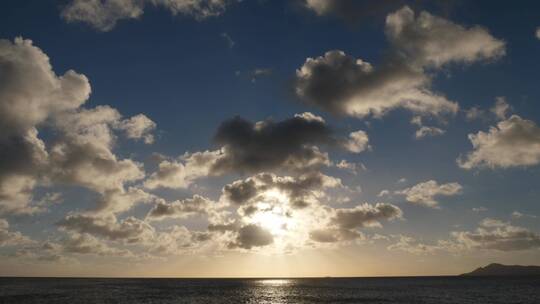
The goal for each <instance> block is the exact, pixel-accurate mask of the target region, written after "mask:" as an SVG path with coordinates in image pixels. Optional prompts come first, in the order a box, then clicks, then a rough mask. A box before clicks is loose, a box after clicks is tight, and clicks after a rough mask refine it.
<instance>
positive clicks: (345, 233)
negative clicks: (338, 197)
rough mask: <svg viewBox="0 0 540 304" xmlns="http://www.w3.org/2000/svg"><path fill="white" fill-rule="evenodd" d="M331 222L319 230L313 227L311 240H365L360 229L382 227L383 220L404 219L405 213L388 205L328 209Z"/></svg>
mask: <svg viewBox="0 0 540 304" xmlns="http://www.w3.org/2000/svg"><path fill="white" fill-rule="evenodd" d="M327 212H328V216H329V221H328V222H327V223H326V224H325V225H323V223H324V220H323V219H321V220H320V221H321V222H322V223H320V224H319V225H318V226H319V227H318V228H315V227H312V229H311V230H310V232H309V238H310V240H312V241H314V242H317V243H338V242H347V241H352V240H363V239H365V236H364V234H363V233H361V232H359V231H358V230H357V229H358V228H364V227H381V223H380V222H381V221H382V220H387V221H391V220H395V219H399V218H402V216H403V212H402V211H401V209H400V208H399V207H397V206H395V205H392V204H387V203H377V204H374V205H372V204H367V203H364V204H361V205H358V206H356V207H353V208H339V209H327Z"/></svg>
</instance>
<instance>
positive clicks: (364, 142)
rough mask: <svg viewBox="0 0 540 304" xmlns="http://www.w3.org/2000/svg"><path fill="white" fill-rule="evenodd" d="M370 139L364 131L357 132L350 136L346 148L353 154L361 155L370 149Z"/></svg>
mask: <svg viewBox="0 0 540 304" xmlns="http://www.w3.org/2000/svg"><path fill="white" fill-rule="evenodd" d="M368 143H369V138H368V135H367V133H366V132H364V131H361V130H359V131H355V132H352V133H351V134H349V141H347V142H346V143H345V148H346V149H347V150H349V151H350V152H352V153H360V152H363V151H365V150H367V149H370V148H371V147H370V146H369V144H368Z"/></svg>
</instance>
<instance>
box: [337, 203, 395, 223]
mask: <svg viewBox="0 0 540 304" xmlns="http://www.w3.org/2000/svg"><path fill="white" fill-rule="evenodd" d="M402 215H403V212H402V211H401V209H399V207H397V206H395V205H392V204H386V203H377V204H375V205H370V204H367V203H365V204H362V205H358V206H356V207H355V208H349V209H336V210H335V215H334V217H333V218H332V220H331V222H332V223H333V224H335V225H337V226H338V227H340V228H343V229H354V228H361V227H378V226H380V222H379V221H380V220H393V219H396V218H401V217H402Z"/></svg>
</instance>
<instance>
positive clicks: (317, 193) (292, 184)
mask: <svg viewBox="0 0 540 304" xmlns="http://www.w3.org/2000/svg"><path fill="white" fill-rule="evenodd" d="M340 187H343V185H342V183H341V180H340V179H338V178H334V177H330V176H327V175H324V174H322V173H310V174H306V175H301V176H299V177H290V176H284V177H281V176H277V175H275V174H272V173H260V174H257V175H255V176H252V177H249V178H247V179H245V180H238V181H235V182H233V183H231V184H228V185H226V186H225V187H223V190H222V196H221V198H220V200H221V201H224V202H227V203H230V204H233V205H237V206H241V205H242V206H245V207H249V208H246V209H244V210H249V211H250V212H249V213H253V212H256V211H257V208H258V207H257V206H256V205H257V203H260V202H265V203H269V202H270V201H272V200H274V199H276V200H278V203H279V204H283V203H284V202H285V204H288V205H289V206H288V207H292V208H306V207H308V206H309V205H311V204H316V203H318V199H319V198H321V197H322V196H324V192H323V191H324V190H325V189H329V188H340ZM282 207H284V206H282Z"/></svg>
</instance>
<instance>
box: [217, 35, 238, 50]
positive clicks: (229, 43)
mask: <svg viewBox="0 0 540 304" xmlns="http://www.w3.org/2000/svg"><path fill="white" fill-rule="evenodd" d="M220 36H221V38H223V40H224V41H225V43H227V47H228V48H230V49H232V48H233V47H234V45H235V44H236V43H235V42H234V40H233V39H232V38H231V36H230V35H229V34H227V33H225V32H223V33H221V35H220Z"/></svg>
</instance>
